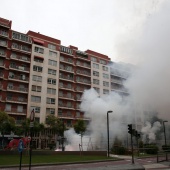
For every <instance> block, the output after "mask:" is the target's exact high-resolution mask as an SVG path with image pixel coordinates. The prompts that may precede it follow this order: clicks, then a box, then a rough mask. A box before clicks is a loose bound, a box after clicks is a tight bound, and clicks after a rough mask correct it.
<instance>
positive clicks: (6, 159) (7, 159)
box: [0, 154, 116, 165]
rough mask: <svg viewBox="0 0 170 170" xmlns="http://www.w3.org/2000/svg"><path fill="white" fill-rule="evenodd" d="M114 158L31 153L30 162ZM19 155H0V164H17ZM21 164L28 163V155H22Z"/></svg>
mask: <svg viewBox="0 0 170 170" xmlns="http://www.w3.org/2000/svg"><path fill="white" fill-rule="evenodd" d="M107 159H112V160H116V158H107V157H106V156H85V155H82V156H80V155H34V154H33V155H32V164H37V163H62V162H79V161H92V160H107ZM19 161H20V155H19V154H18V155H0V165H18V164H19ZM22 164H29V155H23V157H22Z"/></svg>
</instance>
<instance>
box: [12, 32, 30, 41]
mask: <svg viewBox="0 0 170 170" xmlns="http://www.w3.org/2000/svg"><path fill="white" fill-rule="evenodd" d="M12 38H14V39H18V40H22V41H26V42H29V41H30V39H29V37H28V36H27V35H24V34H20V33H17V32H13V33H12Z"/></svg>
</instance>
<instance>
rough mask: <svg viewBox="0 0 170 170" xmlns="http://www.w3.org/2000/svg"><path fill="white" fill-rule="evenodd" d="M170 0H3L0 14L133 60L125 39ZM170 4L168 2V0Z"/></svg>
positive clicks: (21, 25) (21, 26)
mask: <svg viewBox="0 0 170 170" xmlns="http://www.w3.org/2000/svg"><path fill="white" fill-rule="evenodd" d="M166 3H168V0H1V10H0V17H2V18H6V19H9V20H12V22H13V24H12V29H13V30H16V31H19V32H22V33H26V32H27V31H28V30H32V31H35V32H40V33H41V34H45V35H48V36H51V37H54V38H56V39H59V40H61V43H62V45H65V46H68V45H73V46H77V47H78V48H79V50H81V51H85V50H87V49H90V50H93V51H97V52H100V53H102V54H106V55H108V56H109V57H110V58H111V59H112V60H113V61H125V62H130V61H129V60H128V59H127V57H126V55H125V54H123V56H122V53H120V51H123V50H124V49H123V48H121V44H123V43H124V41H126V42H127V41H128V40H131V39H135V38H137V37H138V36H140V35H142V34H143V28H144V26H145V24H146V23H147V21H148V20H149V17H150V16H154V15H155V14H156V13H158V12H159V11H160V10H161V9H162V6H163V5H165V4H166ZM168 4H169V3H168Z"/></svg>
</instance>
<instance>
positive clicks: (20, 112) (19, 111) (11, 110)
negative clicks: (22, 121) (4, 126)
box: [5, 108, 27, 115]
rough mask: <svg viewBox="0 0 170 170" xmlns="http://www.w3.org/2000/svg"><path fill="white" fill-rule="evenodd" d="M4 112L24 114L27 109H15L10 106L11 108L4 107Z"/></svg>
mask: <svg viewBox="0 0 170 170" xmlns="http://www.w3.org/2000/svg"><path fill="white" fill-rule="evenodd" d="M5 112H6V113H8V114H13V115H15V114H17V115H26V114H27V110H26V109H22V110H20V109H16V108H11V109H5Z"/></svg>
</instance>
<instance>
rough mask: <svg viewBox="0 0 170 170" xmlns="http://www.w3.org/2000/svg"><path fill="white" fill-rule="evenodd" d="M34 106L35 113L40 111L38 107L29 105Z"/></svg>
mask: <svg viewBox="0 0 170 170" xmlns="http://www.w3.org/2000/svg"><path fill="white" fill-rule="evenodd" d="M32 108H34V111H35V113H40V107H36V106H31V109H32Z"/></svg>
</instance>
